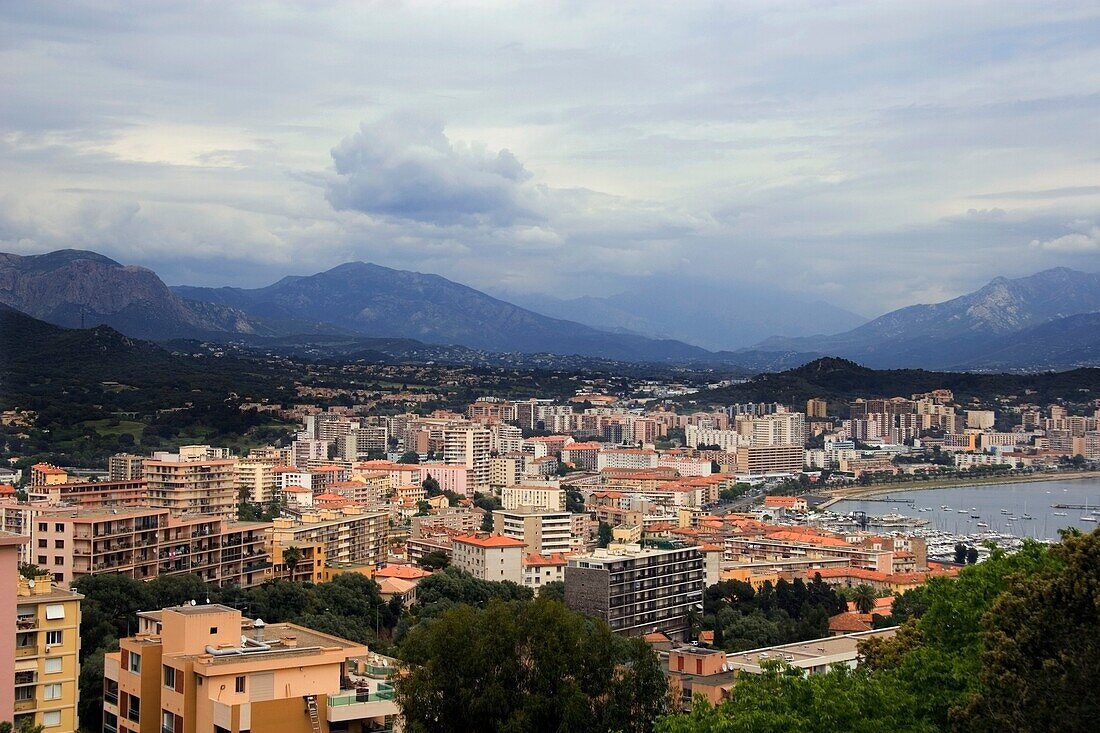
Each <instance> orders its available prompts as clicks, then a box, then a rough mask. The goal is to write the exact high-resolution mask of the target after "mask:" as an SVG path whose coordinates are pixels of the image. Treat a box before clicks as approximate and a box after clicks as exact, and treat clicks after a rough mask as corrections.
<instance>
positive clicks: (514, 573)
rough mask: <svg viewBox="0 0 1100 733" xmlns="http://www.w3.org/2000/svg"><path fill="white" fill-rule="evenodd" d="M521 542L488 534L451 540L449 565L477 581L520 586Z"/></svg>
mask: <svg viewBox="0 0 1100 733" xmlns="http://www.w3.org/2000/svg"><path fill="white" fill-rule="evenodd" d="M523 555H524V549H523V542H522V541H520V540H515V539H512V538H510V537H501V536H500V535H496V534H491V535H489V536H488V537H479V536H475V535H459V536H458V537H455V538H453V539H452V540H451V565H452V566H453V567H456V568H458V569H459V570H464V571H466V572H467V573H469V574H470V575H472V576H474V577H475V578H479V579H480V580H492V581H495V582H501V581H505V580H510V581H512V582H513V583H523Z"/></svg>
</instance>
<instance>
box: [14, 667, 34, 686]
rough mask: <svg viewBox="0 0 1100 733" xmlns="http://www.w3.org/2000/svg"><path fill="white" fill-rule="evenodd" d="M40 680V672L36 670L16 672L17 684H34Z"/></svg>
mask: <svg viewBox="0 0 1100 733" xmlns="http://www.w3.org/2000/svg"><path fill="white" fill-rule="evenodd" d="M37 680H38V672H35V671H34V670H24V671H22V672H16V673H15V684H16V685H33V684H34V683H35V682H36V681H37Z"/></svg>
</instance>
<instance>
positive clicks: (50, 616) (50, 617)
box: [46, 603, 65, 621]
mask: <svg viewBox="0 0 1100 733" xmlns="http://www.w3.org/2000/svg"><path fill="white" fill-rule="evenodd" d="M59 618H65V605H64V604H62V603H51V604H50V605H48V606H46V620H47V621H56V620H57V619H59Z"/></svg>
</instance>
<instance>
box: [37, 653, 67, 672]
mask: <svg viewBox="0 0 1100 733" xmlns="http://www.w3.org/2000/svg"><path fill="white" fill-rule="evenodd" d="M63 664H64V660H63V659H62V658H61V657H46V662H45V664H44V666H43V668H42V671H43V672H45V673H46V674H54V673H56V672H60V671H61V667H62V665H63Z"/></svg>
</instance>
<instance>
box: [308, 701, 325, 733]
mask: <svg viewBox="0 0 1100 733" xmlns="http://www.w3.org/2000/svg"><path fill="white" fill-rule="evenodd" d="M305 697H306V710H307V711H309V724H310V726H311V727H312V728H313V733H321V716H320V714H319V713H318V711H317V696H316V695H306V696H305Z"/></svg>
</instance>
